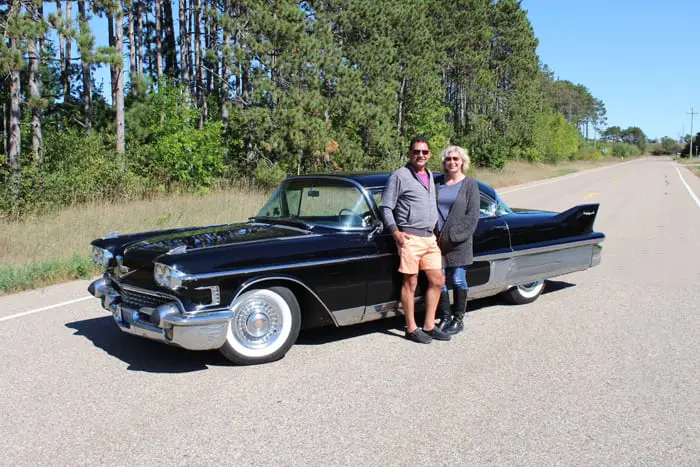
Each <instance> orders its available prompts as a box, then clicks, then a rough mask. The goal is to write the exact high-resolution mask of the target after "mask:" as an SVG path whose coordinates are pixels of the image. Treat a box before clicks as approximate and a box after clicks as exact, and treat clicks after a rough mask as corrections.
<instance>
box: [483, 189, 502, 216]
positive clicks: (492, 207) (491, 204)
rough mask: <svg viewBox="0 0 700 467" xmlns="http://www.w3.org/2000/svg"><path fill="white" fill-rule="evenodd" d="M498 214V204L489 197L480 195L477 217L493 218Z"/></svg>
mask: <svg viewBox="0 0 700 467" xmlns="http://www.w3.org/2000/svg"><path fill="white" fill-rule="evenodd" d="M497 213H498V203H497V202H496V200H495V199H493V198H491V197H490V196H488V195H486V194H484V193H481V199H480V200H479V214H480V216H479V217H495V216H496V215H497Z"/></svg>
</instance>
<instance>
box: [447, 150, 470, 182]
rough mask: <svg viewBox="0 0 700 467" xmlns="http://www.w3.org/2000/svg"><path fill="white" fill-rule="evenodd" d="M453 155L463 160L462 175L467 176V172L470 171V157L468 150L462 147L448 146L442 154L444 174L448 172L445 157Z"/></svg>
mask: <svg viewBox="0 0 700 467" xmlns="http://www.w3.org/2000/svg"><path fill="white" fill-rule="evenodd" d="M452 153H455V154H457V155H458V156H459V157H460V159H462V173H463V174H465V175H466V173H467V170H469V164H470V160H469V155H468V154H467V150H466V149H464V148H463V147H460V146H447V147H446V148H445V149H443V150H442V152H441V153H440V162H442V170H443V172H447V170H446V169H445V157H447V155H448V154H452Z"/></svg>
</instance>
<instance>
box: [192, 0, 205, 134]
mask: <svg viewBox="0 0 700 467" xmlns="http://www.w3.org/2000/svg"><path fill="white" fill-rule="evenodd" d="M194 5H195V6H194V8H195V13H196V18H195V24H194V39H195V43H194V57H195V63H196V65H197V87H196V89H197V91H196V92H197V93H196V96H197V105H198V106H199V129H200V130H201V129H202V128H204V122H205V121H206V119H207V99H206V96H205V92H206V88H205V86H204V58H203V57H202V34H201V32H202V31H201V24H202V21H203V19H204V15H203V13H204V8H202V0H194Z"/></svg>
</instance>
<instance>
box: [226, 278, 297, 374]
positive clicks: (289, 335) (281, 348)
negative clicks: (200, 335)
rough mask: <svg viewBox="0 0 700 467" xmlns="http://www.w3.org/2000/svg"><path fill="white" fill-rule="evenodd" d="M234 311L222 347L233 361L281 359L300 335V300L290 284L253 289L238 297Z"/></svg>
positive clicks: (263, 361)
mask: <svg viewBox="0 0 700 467" xmlns="http://www.w3.org/2000/svg"><path fill="white" fill-rule="evenodd" d="M231 311H233V319H231V324H230V326H229V329H228V334H227V336H226V343H225V344H224V345H223V346H222V347H221V349H219V350H220V352H221V353H222V354H223V355H224V356H225V357H226V358H227V359H229V360H230V361H231V362H233V363H237V364H239V365H254V364H258V363H267V362H272V361H275V360H279V359H280V358H282V357H284V355H285V354H286V353H287V351H288V350H289V349H290V348H291V346H292V345H294V342H295V341H296V340H297V337H298V336H299V330H300V329H301V311H300V309H299V302H298V301H297V299H296V297H295V296H294V294H293V293H292V291H291V290H289V289H287V288H286V287H270V288H268V289H255V290H249V291H247V292H245V293H243V294H241V296H240V297H238V298H237V299H236V301H235V303H234V304H233V306H232V307H231Z"/></svg>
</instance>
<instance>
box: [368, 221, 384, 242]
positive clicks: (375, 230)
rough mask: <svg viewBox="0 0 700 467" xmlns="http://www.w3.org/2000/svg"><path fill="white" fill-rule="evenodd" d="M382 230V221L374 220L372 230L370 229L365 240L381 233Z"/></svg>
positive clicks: (370, 239) (369, 239)
mask: <svg viewBox="0 0 700 467" xmlns="http://www.w3.org/2000/svg"><path fill="white" fill-rule="evenodd" d="M383 231H384V224H382V221H374V224H372V230H370V232H369V234H367V241H372V240H373V239H374V237H376V236H377V235H379V234H381V233H382V232H383Z"/></svg>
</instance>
